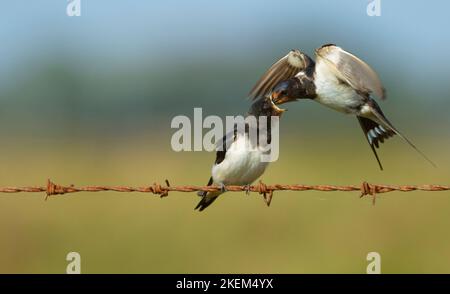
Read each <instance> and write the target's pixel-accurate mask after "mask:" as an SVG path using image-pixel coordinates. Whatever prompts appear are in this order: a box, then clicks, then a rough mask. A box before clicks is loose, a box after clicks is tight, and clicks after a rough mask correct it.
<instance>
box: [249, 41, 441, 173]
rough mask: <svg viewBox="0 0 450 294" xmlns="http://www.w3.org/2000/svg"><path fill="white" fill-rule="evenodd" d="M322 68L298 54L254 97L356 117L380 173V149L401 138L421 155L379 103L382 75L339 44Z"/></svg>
mask: <svg viewBox="0 0 450 294" xmlns="http://www.w3.org/2000/svg"><path fill="white" fill-rule="evenodd" d="M315 53H316V62H314V61H313V60H312V59H311V58H310V57H308V56H307V55H306V54H304V53H303V52H300V51H299V50H292V51H291V52H289V53H288V54H287V55H286V56H284V57H283V58H281V59H280V60H279V61H277V62H276V63H275V64H273V65H272V66H271V67H270V68H269V69H268V70H267V72H266V73H265V74H264V75H263V76H262V77H261V79H260V80H259V81H258V82H257V84H256V85H255V87H254V88H253V89H252V91H251V92H250V97H251V98H253V99H256V98H258V97H260V96H265V95H268V96H270V98H271V99H272V100H273V102H274V103H275V104H277V105H279V104H283V103H286V102H290V101H295V100H297V99H312V100H314V101H317V102H319V103H320V104H322V105H325V106H327V107H329V108H332V109H334V110H337V111H339V112H342V113H346V114H353V115H356V117H357V119H358V121H359V124H360V126H361V128H362V130H363V132H364V135H365V137H366V139H367V142H368V143H369V145H370V147H371V149H372V151H373V154H374V155H375V158H376V159H377V162H378V165H379V166H380V169H381V170H382V169H383V166H382V164H381V161H380V159H379V157H378V154H377V151H376V148H379V144H380V143H383V142H384V140H386V139H389V138H390V137H392V136H394V135H398V136H399V137H401V138H402V139H403V140H405V141H406V142H407V143H408V144H409V145H410V146H411V147H412V148H414V149H415V150H416V151H417V152H419V153H420V154H421V155H422V156H423V157H424V158H425V159H426V160H427V161H429V162H430V163H431V164H432V165H434V163H433V162H432V161H431V160H430V159H428V158H427V157H426V156H425V155H424V154H423V153H422V152H421V151H420V150H419V149H417V147H416V146H415V145H414V144H413V143H411V141H410V140H408V139H407V138H406V137H405V136H404V135H402V134H401V133H400V132H399V131H398V130H397V129H396V128H395V127H394V126H393V125H392V123H391V122H389V120H388V119H387V118H386V116H385V115H384V114H383V112H382V111H381V108H380V106H379V105H378V103H377V102H376V101H375V100H374V99H373V96H377V97H378V98H380V99H382V100H383V99H385V98H386V91H385V89H384V87H383V85H382V84H381V81H380V79H379V77H378V75H377V73H376V72H375V71H374V70H373V69H372V68H371V67H370V66H369V65H368V64H367V63H365V62H364V61H362V60H361V59H359V58H358V57H356V56H355V55H353V54H351V53H349V52H347V51H345V50H343V49H342V48H340V47H338V46H336V45H334V44H326V45H323V46H322V47H320V48H318V49H316V51H315Z"/></svg>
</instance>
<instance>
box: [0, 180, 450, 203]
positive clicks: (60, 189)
mask: <svg viewBox="0 0 450 294" xmlns="http://www.w3.org/2000/svg"><path fill="white" fill-rule="evenodd" d="M221 189H222V188H221V187H219V186H193V185H183V186H171V185H170V184H169V181H168V180H165V186H163V185H160V184H158V183H153V185H151V186H146V187H130V186H84V187H75V186H74V185H70V186H62V185H58V184H55V183H54V182H52V181H51V180H48V181H47V185H46V186H43V187H36V186H30V187H0V193H38V192H41V193H42V192H45V193H46V198H45V199H47V198H48V197H49V196H53V195H63V194H68V193H75V192H105V191H114V192H141V193H152V194H155V195H159V196H160V197H166V196H168V195H169V192H197V191H206V192H215V191H219V190H221ZM226 190H227V191H229V192H247V193H248V192H256V193H259V194H260V195H262V196H263V197H264V201H265V203H266V204H267V206H269V205H270V203H271V201H272V196H273V192H274V191H322V192H337V191H341V192H351V191H359V192H360V193H361V196H360V197H363V196H365V195H370V196H372V201H373V203H374V204H375V198H376V195H377V194H381V193H388V192H393V191H399V192H411V191H428V192H432V191H448V190H450V186H448V185H380V184H370V183H368V182H363V183H362V184H361V185H342V186H335V185H301V184H295V185H282V184H273V185H267V184H264V183H263V182H261V181H260V182H259V183H258V184H256V185H252V186H226Z"/></svg>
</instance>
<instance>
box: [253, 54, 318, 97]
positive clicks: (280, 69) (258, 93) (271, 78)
mask: <svg viewBox="0 0 450 294" xmlns="http://www.w3.org/2000/svg"><path fill="white" fill-rule="evenodd" d="M308 65H309V58H306V57H305V55H304V54H303V53H302V52H300V51H299V50H297V49H295V50H291V51H290V52H289V53H288V54H286V55H285V56H284V57H283V58H281V59H280V60H278V61H277V62H275V63H274V64H273V65H272V66H271V67H270V68H269V69H268V70H267V71H266V72H265V73H264V74H263V76H262V77H261V78H260V79H259V80H258V82H256V84H255V86H254V87H253V89H252V90H251V91H250V93H249V98H251V99H252V100H255V99H257V98H259V97H262V96H264V95H266V94H267V93H269V92H270V91H271V90H272V88H273V87H274V86H275V85H276V84H278V83H279V82H281V81H284V80H287V79H290V78H292V77H294V76H295V75H296V74H297V73H299V72H300V71H302V70H304V69H305V68H306V67H308Z"/></svg>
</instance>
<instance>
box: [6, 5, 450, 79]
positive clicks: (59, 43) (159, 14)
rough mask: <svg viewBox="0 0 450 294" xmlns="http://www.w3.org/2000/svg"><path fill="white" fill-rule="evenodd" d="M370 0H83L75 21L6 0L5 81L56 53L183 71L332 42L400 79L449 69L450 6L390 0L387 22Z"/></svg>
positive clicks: (51, 8)
mask: <svg viewBox="0 0 450 294" xmlns="http://www.w3.org/2000/svg"><path fill="white" fill-rule="evenodd" d="M368 3H369V1H368V0H345V1H326V0H319V1H318V0H314V1H313V0H311V1H299V0H297V1H138V0H128V1H119V0H81V9H82V15H81V16H80V17H68V16H67V15H66V12H65V9H66V5H67V2H66V1H62V0H43V1H24V0H16V1H8V2H6V1H5V3H2V5H1V7H2V9H1V11H0V38H1V40H2V45H1V46H0V56H2V58H1V59H0V78H1V80H2V81H3V82H7V81H8V79H10V78H14V76H15V75H14V73H16V72H17V71H19V72H23V71H27V70H28V69H29V67H30V66H32V65H33V63H35V62H36V61H39V60H41V59H45V58H49V57H50V58H51V57H52V56H57V55H60V56H63V58H66V59H70V60H71V61H72V62H73V63H75V64H81V66H82V65H83V64H85V63H86V64H89V63H92V62H97V63H99V64H102V65H104V67H105V68H108V67H109V66H113V67H114V66H116V65H118V66H129V67H133V66H139V65H142V64H143V63H145V64H146V65H151V64H155V65H156V64H160V63H166V62H170V63H171V66H177V65H179V64H178V63H189V62H194V61H195V62H197V61H198V60H203V61H204V62H217V61H218V59H220V60H230V61H233V62H237V61H242V62H247V61H248V62H251V61H253V62H254V61H255V60H259V58H264V60H272V59H273V58H276V57H278V56H280V55H283V54H284V53H285V52H286V51H287V50H289V49H291V48H300V49H302V50H304V51H306V52H307V53H310V54H313V49H314V48H315V47H318V46H320V45H321V44H323V43H328V42H332V43H337V44H338V45H341V46H342V47H344V48H345V49H347V50H349V51H351V52H353V53H355V54H357V55H358V56H362V57H363V59H365V60H367V61H368V62H369V63H370V64H372V65H375V66H374V67H375V68H376V69H377V70H378V71H380V72H381V75H387V74H394V75H401V76H402V77H403V78H404V79H405V80H411V84H417V81H418V80H422V79H429V77H430V76H437V73H445V74H446V73H447V72H448V65H449V63H450V55H449V54H447V53H446V52H450V35H449V33H448V32H447V29H448V28H449V27H450V18H449V17H448V14H449V13H450V2H449V1H433V2H432V3H433V4H430V3H431V2H428V1H406V0H404V1H398V0H397V1H392V0H381V12H382V15H381V16H379V17H369V16H367V14H366V6H367V4H368ZM266 66H267V64H262V65H261V68H265V67H266ZM446 80H448V79H447V77H446V76H444V77H437V82H435V83H442V82H443V81H446ZM432 83H433V82H432Z"/></svg>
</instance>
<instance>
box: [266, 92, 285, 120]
mask: <svg viewBox="0 0 450 294" xmlns="http://www.w3.org/2000/svg"><path fill="white" fill-rule="evenodd" d="M269 99H270V102H271V104H272V108H273V110H274V111H275V113H276V114H277V115H281V114H282V113H283V112H285V111H286V109H283V108H280V107H278V106H277V103H276V102H275V101H274V99H273V96H272V95H270V98H269Z"/></svg>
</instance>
